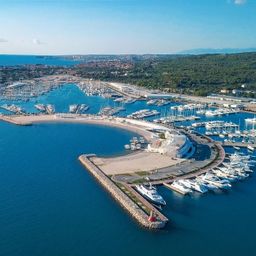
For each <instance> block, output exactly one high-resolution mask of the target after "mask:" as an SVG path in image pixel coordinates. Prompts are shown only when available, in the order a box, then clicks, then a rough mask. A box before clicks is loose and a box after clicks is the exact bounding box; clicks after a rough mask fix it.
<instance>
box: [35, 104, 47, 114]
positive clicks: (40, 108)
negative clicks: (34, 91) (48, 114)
mask: <svg viewBox="0 0 256 256" xmlns="http://www.w3.org/2000/svg"><path fill="white" fill-rule="evenodd" d="M35 108H36V109H37V110H39V111H41V112H45V111H46V109H45V105H44V104H36V105H35Z"/></svg>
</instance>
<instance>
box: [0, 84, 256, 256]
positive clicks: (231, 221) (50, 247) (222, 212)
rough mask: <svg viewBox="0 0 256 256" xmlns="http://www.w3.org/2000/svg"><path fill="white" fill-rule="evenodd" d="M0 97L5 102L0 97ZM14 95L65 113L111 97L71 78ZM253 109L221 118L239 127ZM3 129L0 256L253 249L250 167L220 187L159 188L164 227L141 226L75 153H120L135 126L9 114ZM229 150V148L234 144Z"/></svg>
mask: <svg viewBox="0 0 256 256" xmlns="http://www.w3.org/2000/svg"><path fill="white" fill-rule="evenodd" d="M4 103H11V102H8V101H3V100H2V101H1V102H0V104H4ZM12 103H15V104H17V105H20V106H22V107H24V108H25V109H26V110H27V111H28V112H36V109H35V108H34V104H36V103H51V104H54V105H55V107H56V110H57V111H58V112H66V111H67V110H68V106H69V105H70V104H74V103H85V104H88V105H89V106H90V109H89V111H88V113H97V112H98V111H100V109H101V108H102V107H105V106H115V105H116V104H117V103H115V102H114V101H113V100H111V99H104V98H102V97H99V96H86V95H84V94H83V93H82V92H81V91H80V90H79V89H78V87H77V86H76V85H74V84H67V85H65V86H63V87H60V88H57V89H55V90H53V91H50V92H49V93H47V94H45V95H42V96H39V97H37V98H32V99H31V100H29V101H27V102H22V101H20V102H12ZM176 104H177V103H172V105H176ZM169 107H170V106H168V107H162V108H158V107H153V106H147V105H146V102H143V101H140V102H136V103H134V104H131V105H126V111H125V112H121V113H120V115H126V114H128V113H132V112H133V111H136V110H138V109H142V108H154V109H158V110H160V112H161V114H164V113H166V112H167V111H169ZM1 112H2V113H5V112H4V110H1ZM252 116H253V115H251V114H243V113H242V114H238V115H230V116H225V117H222V118H219V117H218V120H226V121H233V122H236V123H237V124H241V127H242V129H245V128H246V127H245V125H244V119H245V118H247V117H252ZM206 120H208V119H206ZM209 120H213V118H209ZM184 124H185V123H184ZM0 134H1V136H0V255H1V256H30V255H31V256H45V255H47V256H58V255H61V256H94V255H96V256H98V255H99V256H100V255H113V256H131V255H145V256H151V255H152V256H156V255H173V256H185V255H186V256H187V255H196V256H205V255H207V256H217V255H218V256H222V255H223V256H224V255H225V256H227V255H232V256H243V255H256V244H255V234H254V231H255V230H256V221H255V217H256V205H255V198H256V177H255V175H254V174H253V175H252V176H251V177H250V178H248V179H245V180H243V181H240V182H237V183H234V184H233V186H232V189H230V190H229V191H226V192H223V191H219V192H217V193H216V192H215V193H207V194H204V195H201V194H198V193H194V194H192V195H191V196H181V195H179V194H177V193H175V192H172V191H170V190H168V189H166V188H164V187H159V188H158V189H159V192H160V194H161V195H162V196H163V197H164V199H165V200H166V201H167V206H166V207H164V209H163V213H164V214H165V215H166V216H167V217H168V218H169V220H170V221H169V223H168V225H167V227H166V228H165V229H163V230H157V231H149V230H146V229H144V228H143V227H141V226H139V225H138V223H137V222H136V221H134V220H133V219H132V218H131V217H130V216H129V215H128V214H127V212H125V211H124V210H123V209H122V208H121V207H120V206H119V205H118V204H117V203H116V202H115V201H114V200H113V199H112V197H111V196H110V195H109V194H108V193H107V192H106V191H105V190H104V189H103V188H102V187H101V185H99V184H98V183H97V181H96V180H95V179H94V178H93V177H92V176H91V175H90V174H89V173H88V172H87V171H86V170H85V169H84V167H82V166H81V164H80V163H79V161H78V156H79V155H81V154H83V153H88V154H89V153H95V154H97V155H99V156H104V157H108V156H114V155H122V154H126V151H125V150H124V144H126V143H128V142H129V140H130V139H131V138H132V137H133V136H136V134H134V133H132V132H129V131H125V130H121V129H118V128H111V127H104V126H97V125H85V124H67V123H43V124H35V125H32V126H24V127H19V126H15V125H12V124H8V123H5V122H0ZM225 150H226V151H227V153H231V152H234V150H233V149H232V148H225ZM241 151H243V152H244V153H246V154H248V152H247V150H241ZM203 154H205V153H204V152H202V155H203ZM251 154H252V153H251ZM254 156H255V153H254ZM255 169H256V168H255V167H254V170H255Z"/></svg>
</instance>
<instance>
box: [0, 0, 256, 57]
mask: <svg viewBox="0 0 256 256" xmlns="http://www.w3.org/2000/svg"><path fill="white" fill-rule="evenodd" d="M0 24H1V26H0V53H2V54H6V53H13V54H93V53H94V54H108V53H114V54H115V53H117V54H119V53H121V54H126V53H138V54H140V53H175V52H178V51H182V50H186V49H194V48H249V47H256V0H0Z"/></svg>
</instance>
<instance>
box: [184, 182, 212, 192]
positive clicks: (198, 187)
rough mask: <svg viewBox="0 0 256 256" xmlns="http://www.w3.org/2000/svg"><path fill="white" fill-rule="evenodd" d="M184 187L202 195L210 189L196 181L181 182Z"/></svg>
mask: <svg viewBox="0 0 256 256" xmlns="http://www.w3.org/2000/svg"><path fill="white" fill-rule="evenodd" d="M179 181H180V183H181V184H182V185H184V186H185V187H187V188H189V189H193V190H195V191H197V192H200V193H206V192H207V191H208V189H207V188H206V187H205V186H203V185H202V184H200V183H198V182H196V181H195V180H179Z"/></svg>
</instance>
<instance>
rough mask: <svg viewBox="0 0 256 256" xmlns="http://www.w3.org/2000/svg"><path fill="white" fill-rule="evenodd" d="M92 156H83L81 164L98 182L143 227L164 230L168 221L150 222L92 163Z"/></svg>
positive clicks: (144, 213) (80, 158)
mask: <svg viewBox="0 0 256 256" xmlns="http://www.w3.org/2000/svg"><path fill="white" fill-rule="evenodd" d="M90 156H92V155H81V156H80V157H79V160H80V162H81V163H82V164H83V165H84V166H85V168H86V169H87V170H88V171H89V172H90V173H91V174H92V175H93V176H94V177H95V178H96V179H97V180H98V182H99V183H100V184H101V185H102V186H103V187H104V188H105V189H106V190H107V191H108V192H109V193H110V194H111V195H112V196H113V198H114V199H115V200H116V201H117V202H119V203H120V205H121V206H122V207H123V208H124V209H126V210H127V211H128V213H130V215H131V216H132V217H133V218H134V219H136V220H137V221H138V222H139V223H140V224H141V225H142V226H144V227H146V228H149V229H160V228H163V227H164V226H165V225H166V223H167V221H163V220H161V219H159V218H158V219H157V221H155V222H150V221H149V220H148V217H149V216H148V214H146V212H144V211H143V210H142V209H141V208H140V207H139V206H138V205H137V204H136V203H135V202H134V201H133V200H132V199H131V198H129V197H128V196H127V195H126V194H125V193H124V192H123V191H122V190H121V189H120V188H119V187H118V186H117V185H116V184H115V183H114V182H113V181H112V180H111V179H110V178H108V177H107V176H106V175H105V174H104V173H103V172H102V171H101V170H100V169H99V168H98V167H97V166H96V165H94V164H93V163H92V162H91V161H90Z"/></svg>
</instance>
